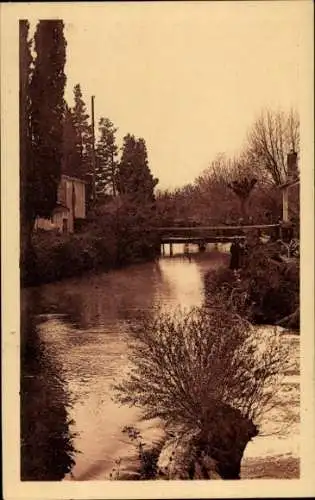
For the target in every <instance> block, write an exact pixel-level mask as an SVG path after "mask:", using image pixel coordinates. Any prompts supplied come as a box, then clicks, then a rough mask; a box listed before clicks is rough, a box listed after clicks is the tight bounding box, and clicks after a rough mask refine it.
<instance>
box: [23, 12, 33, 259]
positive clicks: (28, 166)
mask: <svg viewBox="0 0 315 500" xmlns="http://www.w3.org/2000/svg"><path fill="white" fill-rule="evenodd" d="M19 31H20V33H19V37H20V47H19V50H20V53H19V66H20V68H19V69H20V75H19V77H20V78H19V84H20V89H19V106H20V117H19V118H20V229H21V230H20V234H21V257H22V262H24V261H25V258H26V256H25V252H26V251H27V248H28V247H29V245H30V237H31V232H32V229H33V224H34V220H35V211H34V208H33V201H32V198H33V197H34V192H33V191H32V182H33V178H34V172H33V164H32V157H31V151H32V148H31V127H30V105H31V101H30V79H31V71H32V69H31V65H32V55H31V42H30V41H29V40H28V34H29V22H28V21H26V20H21V21H20V23H19Z"/></svg>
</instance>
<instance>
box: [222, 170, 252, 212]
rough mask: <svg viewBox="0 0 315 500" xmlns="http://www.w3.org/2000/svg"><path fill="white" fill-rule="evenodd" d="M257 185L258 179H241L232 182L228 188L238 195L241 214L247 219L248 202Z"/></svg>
mask: <svg viewBox="0 0 315 500" xmlns="http://www.w3.org/2000/svg"><path fill="white" fill-rule="evenodd" d="M256 184H257V179H255V178H253V177H252V178H249V177H242V178H241V179H235V180H232V182H230V183H228V187H229V188H230V189H232V191H233V192H234V193H235V194H236V196H237V197H238V198H239V199H240V201H241V212H242V215H243V217H246V215H247V214H246V202H247V200H248V198H249V196H250V194H251V192H252V190H253V189H254V187H255V185H256Z"/></svg>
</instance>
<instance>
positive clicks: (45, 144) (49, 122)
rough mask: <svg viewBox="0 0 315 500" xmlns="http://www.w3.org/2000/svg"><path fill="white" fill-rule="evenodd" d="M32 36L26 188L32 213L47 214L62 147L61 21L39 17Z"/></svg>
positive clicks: (53, 202)
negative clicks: (29, 155)
mask: <svg viewBox="0 0 315 500" xmlns="http://www.w3.org/2000/svg"><path fill="white" fill-rule="evenodd" d="M34 40H35V47H34V49H35V52H36V59H35V62H34V71H33V76H32V79H31V84H30V97H31V113H30V118H31V127H32V175H31V176H30V178H29V179H28V183H27V186H26V188H27V189H28V190H29V193H30V197H29V198H28V203H29V209H30V211H31V212H32V216H33V217H36V216H42V217H50V216H51V213H52V210H53V209H54V208H55V206H56V201H57V189H58V184H59V181H60V176H61V163H62V149H63V148H62V144H63V119H64V111H65V101H64V89H65V84H66V75H65V73H64V66H65V62H66V40H65V37H64V23H63V21H59V20H45V21H39V23H38V24H37V28H36V32H35V37H34Z"/></svg>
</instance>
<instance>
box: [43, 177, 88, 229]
mask: <svg viewBox="0 0 315 500" xmlns="http://www.w3.org/2000/svg"><path fill="white" fill-rule="evenodd" d="M85 197H86V193H85V183H84V182H82V181H80V180H79V179H75V178H72V177H67V176H64V175H63V176H62V177H61V181H60V184H59V186H58V191H57V200H58V203H59V204H61V205H63V206H64V207H65V209H64V210H62V209H61V207H58V208H57V209H56V210H55V212H54V214H53V217H52V219H51V220H48V219H41V218H38V219H37V220H36V224H35V229H45V230H52V229H58V230H59V231H60V232H63V230H64V228H65V223H64V222H63V221H64V220H67V223H66V226H67V232H70V233H73V231H74V219H75V218H78V219H85V217H86V206H85ZM67 209H68V210H67Z"/></svg>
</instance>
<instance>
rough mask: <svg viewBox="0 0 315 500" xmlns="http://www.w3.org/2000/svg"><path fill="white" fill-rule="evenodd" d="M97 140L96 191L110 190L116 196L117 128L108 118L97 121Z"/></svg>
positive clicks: (104, 191)
mask: <svg viewBox="0 0 315 500" xmlns="http://www.w3.org/2000/svg"><path fill="white" fill-rule="evenodd" d="M99 132H100V136H99V140H98V142H97V145H96V159H97V167H96V187H97V192H98V193H100V194H101V193H106V192H107V191H110V193H111V194H113V196H116V191H117V187H116V183H117V179H116V177H117V168H118V164H117V153H118V148H117V145H116V139H115V134H116V132H117V128H115V126H114V124H113V123H112V122H111V121H110V120H109V119H108V118H101V119H100V121H99Z"/></svg>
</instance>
